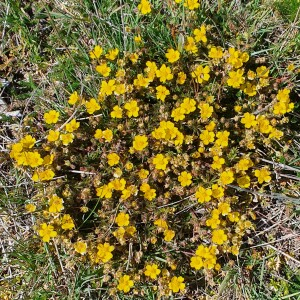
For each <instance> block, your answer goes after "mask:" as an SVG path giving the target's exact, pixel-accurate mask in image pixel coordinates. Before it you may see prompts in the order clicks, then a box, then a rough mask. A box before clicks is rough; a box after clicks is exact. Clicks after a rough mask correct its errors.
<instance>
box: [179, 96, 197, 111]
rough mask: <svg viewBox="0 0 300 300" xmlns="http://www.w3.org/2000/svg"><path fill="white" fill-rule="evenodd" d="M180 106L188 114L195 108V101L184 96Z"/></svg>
mask: <svg viewBox="0 0 300 300" xmlns="http://www.w3.org/2000/svg"><path fill="white" fill-rule="evenodd" d="M180 107H181V108H183V109H184V113H185V114H189V113H191V112H193V111H195V110H196V101H195V100H194V99H191V98H184V99H183V102H182V103H181V104H180Z"/></svg>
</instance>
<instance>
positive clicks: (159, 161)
mask: <svg viewBox="0 0 300 300" xmlns="http://www.w3.org/2000/svg"><path fill="white" fill-rule="evenodd" d="M168 162H169V159H168V158H167V157H165V156H164V155H163V154H157V155H156V156H155V157H154V158H153V164H154V165H155V169H157V170H165V169H166V167H167V164H168Z"/></svg>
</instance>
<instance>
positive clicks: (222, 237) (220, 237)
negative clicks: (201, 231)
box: [211, 229, 227, 245]
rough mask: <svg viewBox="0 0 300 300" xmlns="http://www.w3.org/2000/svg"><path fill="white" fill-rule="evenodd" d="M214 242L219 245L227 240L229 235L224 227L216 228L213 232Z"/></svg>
mask: <svg viewBox="0 0 300 300" xmlns="http://www.w3.org/2000/svg"><path fill="white" fill-rule="evenodd" d="M211 240H212V242H213V243H215V244H217V245H222V244H224V242H226V241H227V235H226V234H225V233H224V230H222V229H215V230H213V232H212V239H211Z"/></svg>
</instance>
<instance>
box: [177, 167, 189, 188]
mask: <svg viewBox="0 0 300 300" xmlns="http://www.w3.org/2000/svg"><path fill="white" fill-rule="evenodd" d="M191 179H192V175H191V173H189V172H186V171H184V172H181V174H180V175H179V176H178V181H179V182H180V184H181V186H189V185H191V183H192V180H191Z"/></svg>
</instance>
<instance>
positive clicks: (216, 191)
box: [211, 184, 224, 199]
mask: <svg viewBox="0 0 300 300" xmlns="http://www.w3.org/2000/svg"><path fill="white" fill-rule="evenodd" d="M211 191H212V196H213V197H214V198H216V199H220V198H222V197H223V196H224V188H223V187H221V186H218V185H217V184H213V185H212V187H211Z"/></svg>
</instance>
